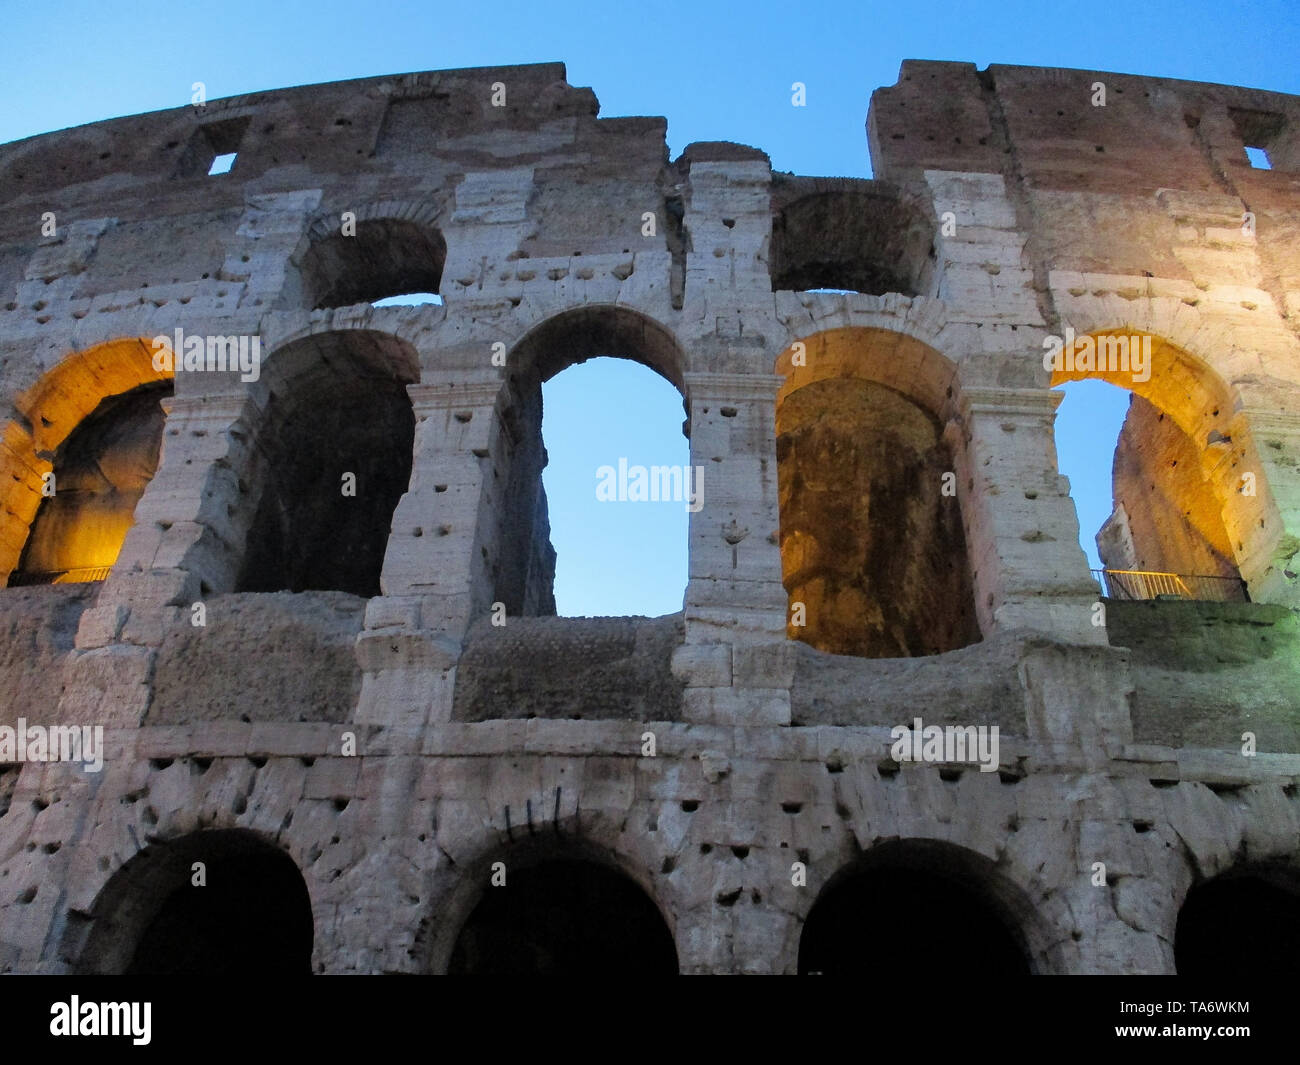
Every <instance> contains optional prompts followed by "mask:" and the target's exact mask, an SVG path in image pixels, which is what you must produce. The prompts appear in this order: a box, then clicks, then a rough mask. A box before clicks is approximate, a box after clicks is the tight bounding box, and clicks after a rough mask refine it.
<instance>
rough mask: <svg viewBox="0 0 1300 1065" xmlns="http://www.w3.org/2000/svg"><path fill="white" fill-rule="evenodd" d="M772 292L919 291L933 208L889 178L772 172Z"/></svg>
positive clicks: (932, 226)
mask: <svg viewBox="0 0 1300 1065" xmlns="http://www.w3.org/2000/svg"><path fill="white" fill-rule="evenodd" d="M772 200H773V203H772V207H773V218H772V246H771V254H770V256H769V263H770V272H771V277H772V290H773V291H774V292H776V291H782V290H792V291H807V290H811V289H822V288H828V289H843V290H849V291H854V292H863V293H869V294H872V295H882V294H883V293H886V292H898V293H902V294H903V295H905V296H915V295H917V294H919V293H920V292H921V291H922V289H923V288H924V287H925V285H926V280H927V278H928V275H929V273H930V265H931V261H932V260H931V256H932V253H933V250H934V233H935V232H936V226H935V223H934V218H933V211H932V210H931V209H930V207H929V205H927V204H923V203H922V202H921V201H919V200H918V199H917V198H916V197H913V196H909V195H907V194H905V193H903V192H901V191H900V190H899V189H897V188H896V187H894V186H893V185H890V184H888V183H886V182H883V181H863V180H859V179H854V178H803V177H784V176H779V175H773V178H772Z"/></svg>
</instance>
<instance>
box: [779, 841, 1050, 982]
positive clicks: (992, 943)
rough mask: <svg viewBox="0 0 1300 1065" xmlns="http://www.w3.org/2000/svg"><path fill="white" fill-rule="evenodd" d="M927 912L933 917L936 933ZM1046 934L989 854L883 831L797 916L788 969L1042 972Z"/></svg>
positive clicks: (991, 973)
mask: <svg viewBox="0 0 1300 1065" xmlns="http://www.w3.org/2000/svg"><path fill="white" fill-rule="evenodd" d="M891 906H893V907H897V908H899V909H900V910H901V911H902V912H892V913H891V912H890V910H889V909H888V907H891ZM927 906H929V907H930V910H929V912H928V913H926V912H925V907H927ZM927 916H929V917H931V918H933V919H934V920H935V921H937V923H938V924H939V925H940V929H939V932H938V934H937V935H935V934H934V933H933V932H932V930H931V929H930V928H929V927H927V923H926V921H925V918H926V917H927ZM962 921H965V922H966V925H967V926H966V927H962V926H961V923H960V922H962ZM1055 938H1056V937H1055V936H1054V934H1053V932H1052V929H1051V928H1050V926H1049V925H1048V923H1047V922H1046V921H1045V920H1044V918H1043V917H1042V915H1041V914H1040V913H1039V912H1038V910H1037V909H1036V907H1035V906H1034V904H1033V902H1032V901H1031V899H1030V897H1029V895H1028V893H1027V892H1026V891H1025V890H1024V888H1023V887H1022V886H1021V885H1020V884H1018V883H1016V882H1014V881H1013V880H1011V879H1010V878H1009V877H1008V876H1007V875H1006V874H1005V871H1004V870H1002V869H1000V868H999V867H998V865H997V864H996V863H995V862H994V861H993V860H992V859H990V858H988V857H985V856H984V855H982V854H979V853H977V852H975V851H972V850H969V849H967V848H965V847H962V846H959V845H957V844H953V843H948V842H945V841H941V840H937V839H923V838H906V839H893V840H888V841H886V842H883V843H878V844H876V845H875V846H873V847H871V848H870V849H868V850H867V851H865V852H863V853H862V854H861V855H860V856H859V857H858V858H856V859H855V860H853V861H851V862H849V863H848V864H846V865H844V866H842V867H841V868H840V869H838V870H837V871H836V872H835V873H834V874H833V875H832V876H831V877H829V878H828V879H827V881H826V883H825V885H824V886H823V887H822V889H821V890H820V891H819V892H818V893H817V895H816V898H815V899H814V901H813V902H812V903H811V905H810V907H809V909H808V911H807V913H806V914H805V915H804V917H803V921H802V928H801V931H800V937H799V964H798V969H799V972H800V973H805V972H813V971H816V972H824V973H828V974H832V975H837V974H843V973H845V972H848V973H852V972H854V971H855V970H857V971H864V970H866V969H867V968H868V967H879V966H880V965H881V964H887V965H888V966H889V967H890V971H891V972H892V973H894V974H895V975H898V974H900V973H903V974H905V975H910V974H912V973H917V974H920V973H921V972H922V971H926V972H933V971H934V967H935V965H936V964H941V965H943V966H944V968H945V971H946V972H948V974H949V975H950V976H951V975H952V973H953V970H954V969H957V970H961V969H962V968H963V966H964V967H965V970H966V972H968V973H969V974H970V975H971V976H979V977H987V978H996V977H997V976H1005V975H1012V974H1015V973H1018V972H1019V973H1029V972H1040V971H1050V969H1051V967H1052V966H1051V960H1050V958H1051V955H1052V952H1053V948H1054V940H1055ZM972 943H977V944H978V946H973V945H972ZM961 975H965V973H962V974H961ZM958 979H960V976H959V977H958Z"/></svg>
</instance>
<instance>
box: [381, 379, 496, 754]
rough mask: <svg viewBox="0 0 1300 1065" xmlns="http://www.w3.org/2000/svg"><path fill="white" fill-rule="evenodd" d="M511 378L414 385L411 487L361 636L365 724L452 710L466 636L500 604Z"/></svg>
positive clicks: (439, 716)
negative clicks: (505, 409)
mask: <svg viewBox="0 0 1300 1065" xmlns="http://www.w3.org/2000/svg"><path fill="white" fill-rule="evenodd" d="M501 387H502V386H501V383H500V382H499V381H486V382H478V383H468V384H416V385H408V386H407V391H408V392H409V393H410V396H411V405H412V407H413V409H414V411H415V422H416V424H415V456H414V461H413V464H412V469H411V483H410V486H409V487H408V488H407V491H406V493H405V494H404V495H403V496H402V498H401V500H400V501H399V502H398V504H397V508H396V509H395V510H394V512H393V524H392V534H391V535H390V537H389V540H388V549H387V551H386V553H385V555H384V568H383V572H382V574H381V577H380V589H381V592H382V594H381V595H380V596H379V597H378V598H375V599H372V600H371V601H370V604H369V606H368V607H367V609H366V620H365V629H364V631H363V632H362V633H361V634H360V635H359V636H358V637H357V658H358V661H359V662H360V664H361V668H362V670H363V671H364V678H363V680H362V688H361V703H360V706H359V708H358V711H357V721H358V722H360V723H374V724H384V725H387V726H389V727H394V728H407V729H418V728H419V727H421V726H422V725H423V724H424V723H426V722H427V721H429V720H433V721H445V720H447V719H448V718H449V716H450V714H451V693H452V690H453V685H454V673H453V672H452V670H453V667H454V665H455V662H456V659H457V657H458V656H459V653H460V648H461V641H462V640H463V639H464V636H465V632H466V630H467V629H468V628H469V625H470V622H471V621H472V620H473V618H474V617H475V616H477V615H479V614H481V613H483V612H484V611H486V610H487V609H489V608H490V605H491V604H490V597H491V592H492V578H491V562H492V556H491V552H492V549H493V543H492V540H493V530H494V528H495V520H494V518H495V514H496V508H498V507H499V504H500V493H501V492H502V491H503V489H504V483H505V469H506V466H505V464H506V461H507V455H506V454H505V451H506V448H507V446H508V442H507V441H506V440H504V439H503V434H502V432H501V430H500V425H499V420H498V418H497V417H496V401H497V397H498V396H499V395H500V393H501ZM485 541H486V542H485Z"/></svg>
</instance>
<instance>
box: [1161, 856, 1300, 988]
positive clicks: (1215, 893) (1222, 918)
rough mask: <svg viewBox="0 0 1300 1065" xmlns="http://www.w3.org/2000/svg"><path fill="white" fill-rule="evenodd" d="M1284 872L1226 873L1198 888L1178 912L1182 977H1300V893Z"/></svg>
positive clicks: (1176, 960)
mask: <svg viewBox="0 0 1300 1065" xmlns="http://www.w3.org/2000/svg"><path fill="white" fill-rule="evenodd" d="M1297 887H1298V885H1297V878H1296V877H1295V876H1294V875H1288V874H1287V873H1285V872H1280V871H1279V872H1273V871H1266V870H1249V871H1243V872H1240V873H1225V874H1224V875H1223V876H1218V877H1215V878H1214V879H1213V880H1207V881H1204V882H1202V883H1199V884H1197V885H1195V886H1194V887H1193V888H1192V889H1191V891H1189V892H1188V893H1187V898H1186V899H1185V900H1184V902H1183V906H1182V909H1180V910H1179V911H1178V925H1177V930H1176V931H1175V933H1174V963H1175V966H1176V967H1177V971H1178V975H1179V976H1202V977H1212V978H1214V979H1216V980H1235V979H1251V980H1260V979H1269V980H1272V979H1276V978H1278V977H1286V976H1290V977H1293V978H1294V977H1300V891H1298V890H1297Z"/></svg>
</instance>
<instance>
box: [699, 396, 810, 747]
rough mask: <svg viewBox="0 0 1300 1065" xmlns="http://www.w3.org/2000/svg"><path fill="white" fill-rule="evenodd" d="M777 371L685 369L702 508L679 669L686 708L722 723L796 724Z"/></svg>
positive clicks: (702, 717)
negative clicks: (781, 494)
mask: <svg viewBox="0 0 1300 1065" xmlns="http://www.w3.org/2000/svg"><path fill="white" fill-rule="evenodd" d="M781 384H782V379H781V378H780V377H778V376H776V375H770V374H733V373H692V374H687V375H686V389H687V393H688V395H689V396H690V405H691V465H692V467H693V468H694V469H695V470H696V471H702V472H698V473H696V476H697V477H698V478H699V484H700V486H701V499H702V505H700V504H699V503H697V505H699V509H698V510H696V511H694V512H692V514H691V518H690V576H689V581H688V583H687V587H686V643H685V645H684V646H683V647H681V648H679V649H678V651H677V653H676V654H675V655H674V657H673V670H674V672H675V673H676V675H677V676H678V677H680V678H682V679H683V680H685V682H686V684H687V691H686V714H687V717H688V718H689V719H690V720H693V721H707V722H712V723H716V724H732V723H735V724H788V723H789V720H790V692H789V688H790V683H791V680H792V679H793V675H794V647H793V645H791V644H790V643H789V642H788V641H787V640H786V637H785V624H786V593H785V588H784V587H783V586H782V583H781V549H780V524H781V517H780V512H779V505H778V503H779V501H778V497H777V476H776V472H777V471H776V394H777V390H778V389H779V388H780V386H781Z"/></svg>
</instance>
